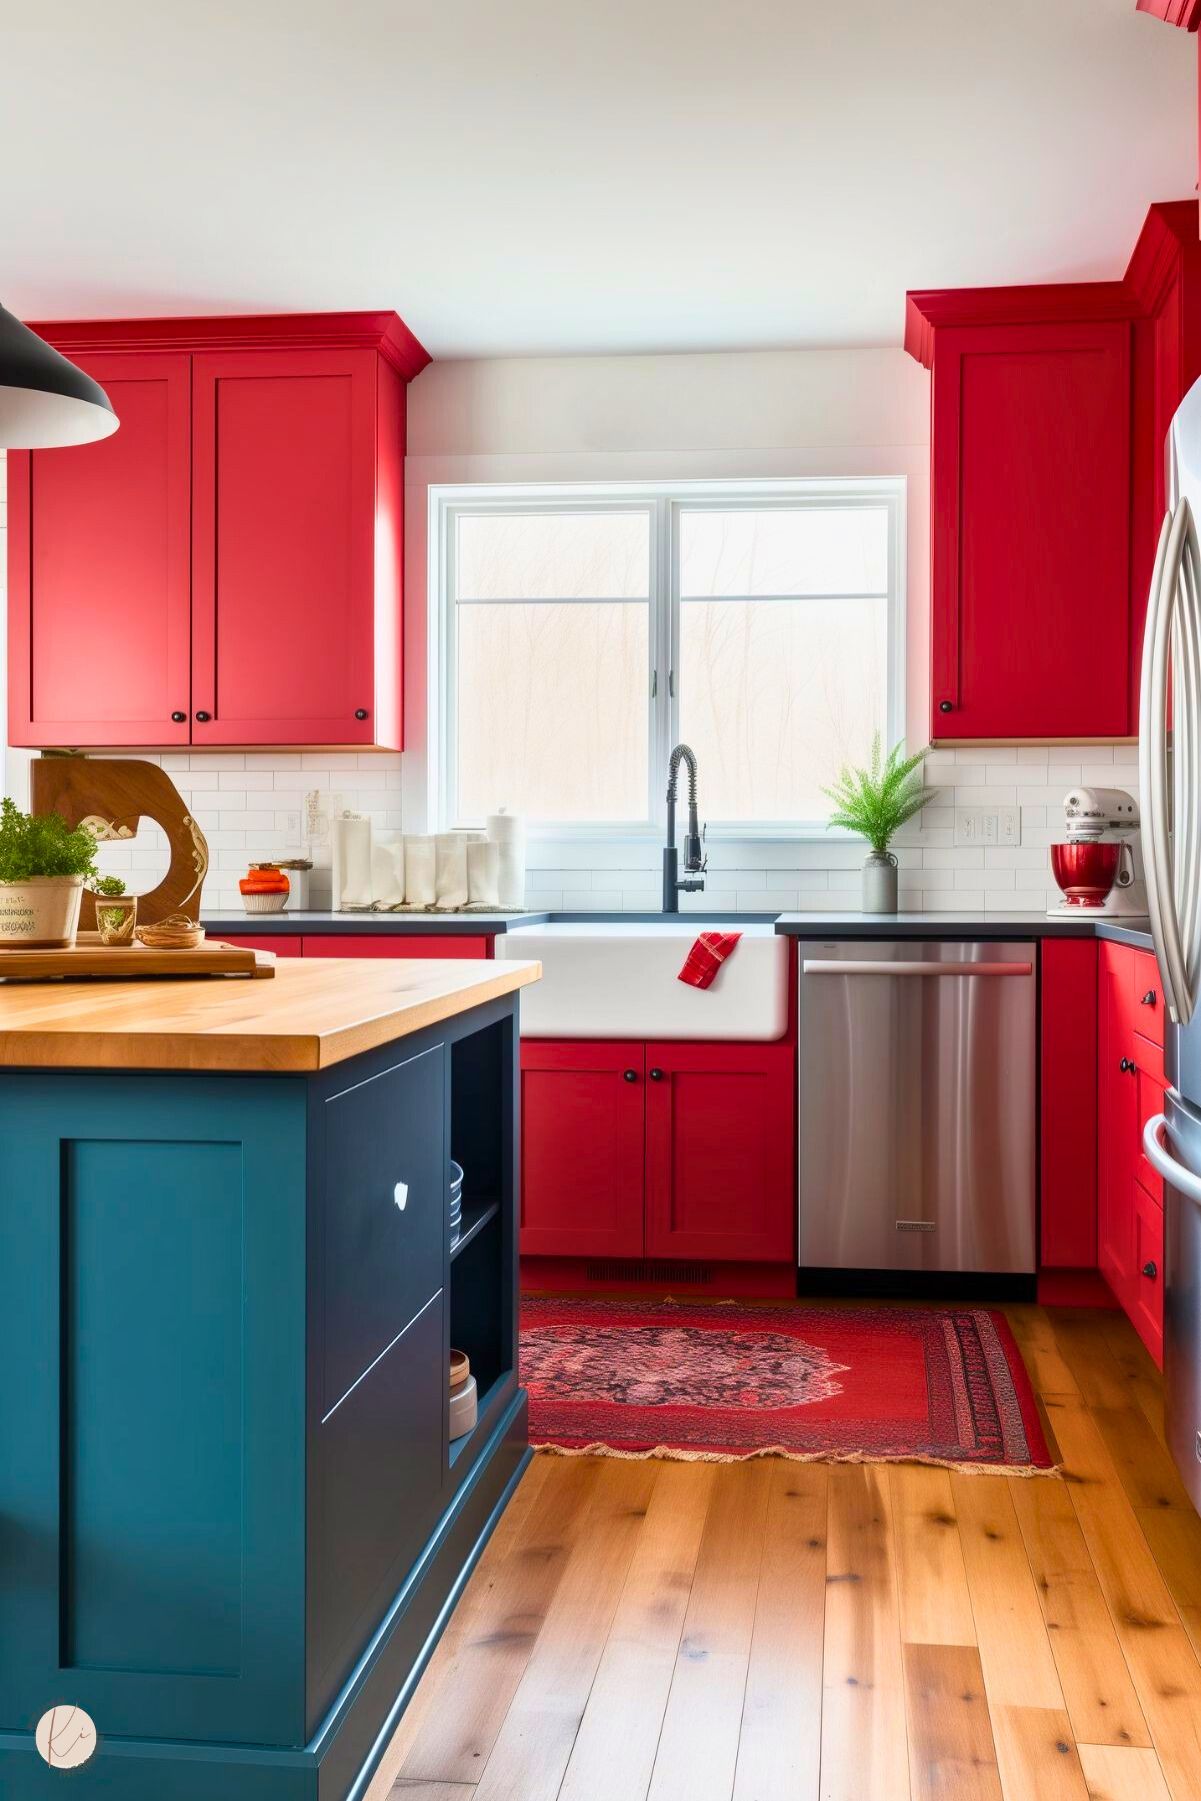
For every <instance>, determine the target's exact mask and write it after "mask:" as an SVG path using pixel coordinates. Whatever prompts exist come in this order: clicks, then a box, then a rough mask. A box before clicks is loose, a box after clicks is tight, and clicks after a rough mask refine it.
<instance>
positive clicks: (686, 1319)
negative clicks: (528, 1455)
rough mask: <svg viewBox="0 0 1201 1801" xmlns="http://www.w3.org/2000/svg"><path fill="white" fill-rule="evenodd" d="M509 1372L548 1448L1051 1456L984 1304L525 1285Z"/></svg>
mask: <svg viewBox="0 0 1201 1801" xmlns="http://www.w3.org/2000/svg"><path fill="white" fill-rule="evenodd" d="M521 1380H522V1382H523V1383H524V1384H525V1386H526V1388H527V1389H528V1390H529V1396H530V1442H531V1444H533V1445H537V1446H540V1447H546V1448H551V1449H554V1450H559V1451H601V1452H606V1453H608V1454H609V1455H611V1456H612V1455H616V1456H619V1457H685V1458H703V1459H722V1460H725V1459H731V1460H732V1459H737V1458H742V1457H757V1456H762V1455H764V1454H766V1453H775V1454H776V1455H780V1456H784V1457H796V1458H802V1459H804V1458H811V1459H813V1458H824V1459H827V1460H830V1461H834V1462H861V1461H872V1462H876V1461H883V1462H919V1463H936V1464H945V1465H947V1466H948V1467H950V1468H954V1469H965V1468H972V1469H1007V1470H1020V1471H1023V1472H1025V1473H1026V1474H1031V1473H1034V1472H1037V1471H1043V1470H1050V1469H1051V1468H1053V1463H1052V1459H1051V1456H1050V1454H1049V1452H1048V1450H1047V1443H1046V1439H1045V1438H1044V1436H1043V1431H1042V1426H1041V1424H1040V1422H1039V1417H1038V1408H1037V1405H1036V1403H1035V1399H1034V1390H1033V1389H1032V1387H1031V1385H1030V1378H1029V1376H1028V1375H1027V1373H1026V1367H1025V1365H1024V1364H1023V1362H1022V1357H1021V1353H1020V1351H1019V1350H1018V1347H1017V1345H1016V1343H1015V1342H1014V1338H1013V1334H1012V1332H1011V1331H1010V1329H1009V1325H1008V1322H1007V1321H1006V1319H1005V1317H1004V1315H1003V1314H1001V1313H998V1312H995V1311H994V1310H992V1309H990V1308H987V1307H970V1306H963V1307H905V1306H896V1305H875V1304H874V1303H853V1304H850V1305H847V1306H817V1305H813V1306H810V1305H806V1304H804V1303H796V1304H789V1305H786V1306H776V1307H768V1306H745V1305H742V1304H737V1305H732V1306H724V1305H717V1306H714V1305H707V1306H706V1305H697V1304H695V1303H693V1304H689V1303H679V1304H676V1303H673V1302H662V1303H658V1302H651V1303H643V1302H639V1301H623V1300H611V1299H604V1300H556V1299H553V1298H549V1297H546V1296H541V1295H529V1296H526V1297H524V1298H523V1300H522V1305H521Z"/></svg>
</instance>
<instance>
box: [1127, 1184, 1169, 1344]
mask: <svg viewBox="0 0 1201 1801" xmlns="http://www.w3.org/2000/svg"><path fill="white" fill-rule="evenodd" d="M1126 1310H1127V1312H1128V1313H1129V1315H1130V1318H1131V1320H1132V1321H1133V1322H1134V1327H1135V1330H1136V1331H1137V1333H1138V1335H1139V1337H1140V1338H1141V1339H1142V1341H1143V1343H1144V1344H1145V1345H1146V1347H1147V1349H1148V1350H1149V1351H1150V1353H1151V1355H1152V1357H1154V1359H1155V1361H1156V1363H1158V1364H1159V1365H1160V1366H1161V1368H1162V1366H1163V1208H1162V1206H1161V1205H1160V1204H1159V1202H1157V1201H1155V1200H1153V1199H1152V1197H1151V1196H1150V1195H1149V1194H1147V1193H1145V1191H1144V1190H1143V1188H1142V1185H1141V1183H1136V1184H1135V1189H1134V1264H1133V1268H1132V1270H1131V1275H1130V1293H1129V1295H1128V1297H1127V1307H1126Z"/></svg>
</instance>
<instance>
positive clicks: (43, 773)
mask: <svg viewBox="0 0 1201 1801" xmlns="http://www.w3.org/2000/svg"><path fill="white" fill-rule="evenodd" d="M31 806H32V810H33V811H34V812H35V813H61V814H62V816H63V818H64V819H65V820H66V821H67V824H68V825H71V826H77V825H87V826H88V828H89V829H90V830H91V831H92V832H93V833H94V834H95V836H96V838H97V839H98V840H99V841H100V842H101V843H102V844H103V843H110V842H116V841H118V840H120V839H123V838H132V837H133V836H134V835H135V834H136V832H137V829H138V826H139V825H140V824H141V822H142V820H143V819H152V820H153V821H154V823H155V824H156V825H157V826H160V827H161V828H162V830H163V831H164V832H165V834H166V837H167V843H168V845H169V846H170V850H171V863H170V867H169V868H168V870H167V873H166V875H165V876H164V877H163V879H162V881H161V882H160V883H159V885H158V887H157V888H152V889H151V890H150V892H149V893H148V894H140V895H139V896H138V921H139V924H142V925H153V924H154V922H155V920H158V919H166V918H167V917H168V916H169V915H170V914H172V913H186V914H188V915H189V917H190V918H192V919H199V917H200V894H201V889H202V888H203V886H204V878H205V876H206V875H207V874H208V866H209V849H208V844H207V842H206V841H205V836H204V833H203V832H202V831H201V829H200V827H199V826H198V825H197V824H196V821H195V820H194V819H193V818H192V816H191V814H190V813H189V812H188V809H187V807H186V806H185V804H184V798H183V795H182V794H181V793H180V792H179V789H178V788H177V787H176V786H175V783H174V782H173V781H172V780H171V777H170V776H169V775H168V774H167V772H166V770H165V769H160V768H159V766H158V764H157V763H145V762H141V761H139V760H135V759H134V758H131V757H84V756H78V755H72V756H48V757H38V758H36V759H35V761H34V764H33V768H32V771H31ZM79 924H80V929H81V930H82V931H85V932H87V931H92V930H94V929H95V925H96V903H95V898H94V896H93V895H91V894H90V893H88V892H87V890H85V891H84V896H83V906H82V909H81V911H80V916H79Z"/></svg>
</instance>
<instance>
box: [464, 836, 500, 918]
mask: <svg viewBox="0 0 1201 1801" xmlns="http://www.w3.org/2000/svg"><path fill="white" fill-rule="evenodd" d="M467 905H468V906H469V907H482V908H486V909H495V908H497V907H499V906H500V845H499V844H493V843H491V842H490V841H489V840H488V839H485V840H484V841H483V842H482V843H479V844H469V845H468V846H467Z"/></svg>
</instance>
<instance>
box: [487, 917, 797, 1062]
mask: <svg viewBox="0 0 1201 1801" xmlns="http://www.w3.org/2000/svg"><path fill="white" fill-rule="evenodd" d="M704 931H727V932H728V931H741V933H742V942H741V943H740V944H739V945H738V946H737V947H736V949H735V950H734V952H733V954H732V955H731V956H730V957H729V958H728V959H727V960H726V962H725V963H723V965H722V967H721V968H720V969H719V970H718V972H717V977H716V980H715V981H714V982H713V984H712V986H711V987H709V988H694V987H692V986H691V984H690V983H688V982H681V981H679V980H677V978H678V976H679V973H680V970H681V969H682V967H683V964H684V959H685V957H686V956H687V955H688V947H689V946H690V945H691V943H692V941H693V939H694V938H695V937H696V936H697V934H698V933H699V932H704ZM496 955H497V956H498V957H537V958H538V960H539V961H540V962H541V964H542V980H541V981H540V982H537V983H535V984H534V986H533V987H532V988H527V989H525V990H523V992H522V996H521V1035H522V1037H523V1038H743V1039H747V1038H749V1039H773V1038H782V1037H783V1036H784V1033H785V1031H786V1029H787V1026H788V940H787V939H786V938H778V937H777V936H776V934H775V932H774V931H773V930H772V927H771V926H770V925H744V926H738V925H724V926H719V925H713V924H710V923H709V922H708V921H707V920H705V919H703V918H695V917H693V916H691V915H689V916H688V917H686V918H681V919H679V920H671V921H670V922H668V921H664V922H663V923H659V922H658V921H654V922H651V923H642V924H637V925H635V924H629V925H625V924H613V925H609V924H606V923H605V922H604V921H601V920H598V921H597V923H596V924H595V925H593V924H591V923H589V924H573V925H541V926H516V927H514V929H513V930H512V931H510V932H502V933H500V934H498V936H497V939H496Z"/></svg>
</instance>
